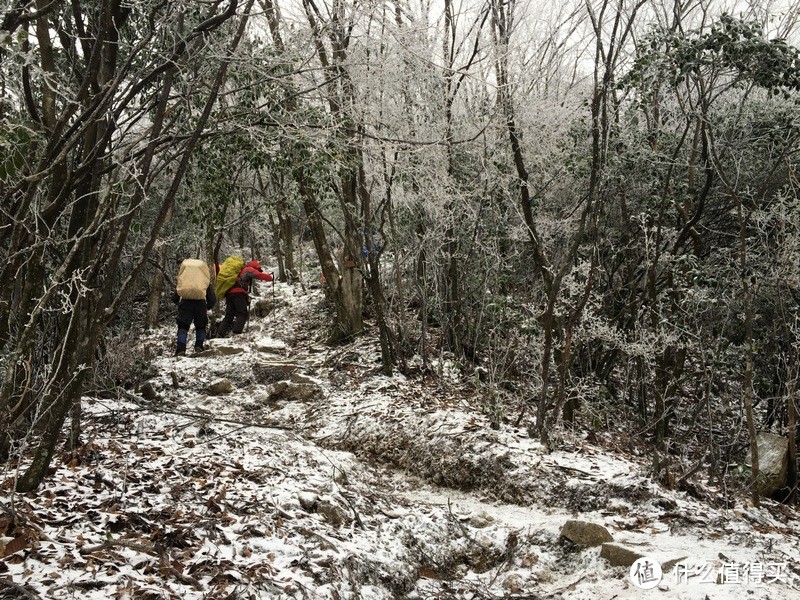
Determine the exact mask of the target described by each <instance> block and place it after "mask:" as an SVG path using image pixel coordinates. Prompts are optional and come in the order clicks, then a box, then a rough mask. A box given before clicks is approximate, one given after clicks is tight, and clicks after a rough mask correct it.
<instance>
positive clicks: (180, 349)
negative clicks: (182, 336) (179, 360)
mask: <svg viewBox="0 0 800 600" xmlns="http://www.w3.org/2000/svg"><path fill="white" fill-rule="evenodd" d="M175 356H186V345H185V344H178V346H177V347H176V348H175Z"/></svg>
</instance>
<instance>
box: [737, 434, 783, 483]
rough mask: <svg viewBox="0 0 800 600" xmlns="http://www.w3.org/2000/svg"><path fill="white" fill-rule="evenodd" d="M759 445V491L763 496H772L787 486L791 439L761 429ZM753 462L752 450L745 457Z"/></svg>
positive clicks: (757, 436)
mask: <svg viewBox="0 0 800 600" xmlns="http://www.w3.org/2000/svg"><path fill="white" fill-rule="evenodd" d="M756 444H757V445H758V470H759V478H758V482H757V485H758V491H759V493H760V494H761V495H762V496H771V495H772V494H774V493H775V492H777V491H778V490H779V489H781V488H782V487H785V486H786V476H787V475H788V472H789V440H788V439H787V438H785V437H783V436H782V435H775V434H774V433H767V432H765V431H760V432H759V433H757V434H756ZM745 460H746V461H747V465H748V466H749V465H750V463H751V457H750V452H749V451H748V452H747V457H746V458H745Z"/></svg>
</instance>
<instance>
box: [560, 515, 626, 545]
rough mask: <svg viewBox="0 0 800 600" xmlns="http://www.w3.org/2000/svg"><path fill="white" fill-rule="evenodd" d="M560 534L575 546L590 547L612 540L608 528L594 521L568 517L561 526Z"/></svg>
mask: <svg viewBox="0 0 800 600" xmlns="http://www.w3.org/2000/svg"><path fill="white" fill-rule="evenodd" d="M561 536H562V537H565V538H567V539H568V540H569V541H571V542H572V543H573V544H576V545H577V546H583V547H585V548H590V547H592V546H600V545H601V544H603V543H605V542H613V541H614V538H613V537H612V535H611V534H610V533H609V532H608V529H606V528H605V527H603V526H602V525H598V524H596V523H589V522H588V521H578V520H577V519H570V520H569V521H567V522H566V523H564V526H563V527H562V528H561Z"/></svg>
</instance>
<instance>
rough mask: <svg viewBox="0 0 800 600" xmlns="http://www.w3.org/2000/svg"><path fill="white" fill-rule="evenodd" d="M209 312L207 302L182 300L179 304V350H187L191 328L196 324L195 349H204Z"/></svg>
mask: <svg viewBox="0 0 800 600" xmlns="http://www.w3.org/2000/svg"><path fill="white" fill-rule="evenodd" d="M207 310H208V308H207V306H206V301H205V300H181V302H180V304H178V319H177V321H178V348H179V349H180V348H181V347H183V348H186V338H187V335H188V333H189V328H190V327H191V326H192V323H194V329H195V340H194V345H195V348H202V347H203V342H204V341H205V339H206V327H208V314H207V313H206V311H207Z"/></svg>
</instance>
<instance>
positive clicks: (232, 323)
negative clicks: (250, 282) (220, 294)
mask: <svg viewBox="0 0 800 600" xmlns="http://www.w3.org/2000/svg"><path fill="white" fill-rule="evenodd" d="M247 300H248V298H247V294H230V295H228V296H225V317H224V318H223V319H222V323H220V326H219V330H217V335H218V336H219V337H225V336H226V335H228V331H233V333H242V331H244V325H245V323H247Z"/></svg>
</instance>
